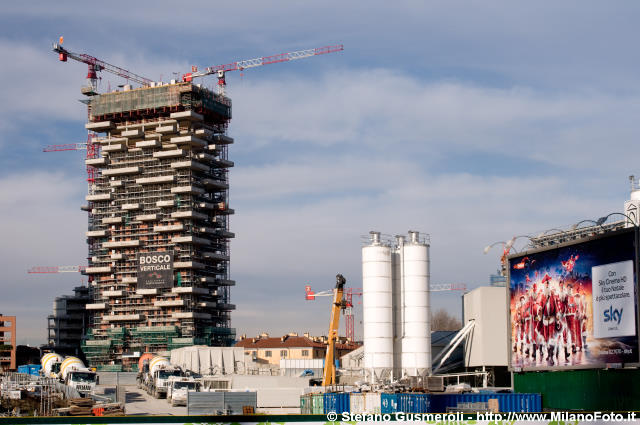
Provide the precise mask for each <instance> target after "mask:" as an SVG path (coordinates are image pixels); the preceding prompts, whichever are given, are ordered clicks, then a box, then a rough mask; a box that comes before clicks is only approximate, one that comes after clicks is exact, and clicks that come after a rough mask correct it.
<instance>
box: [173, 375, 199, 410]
mask: <svg viewBox="0 0 640 425" xmlns="http://www.w3.org/2000/svg"><path fill="white" fill-rule="evenodd" d="M199 389H200V383H199V382H197V381H196V380H195V379H194V378H193V377H191V376H190V377H186V376H183V377H177V376H174V377H171V378H169V380H168V381H167V402H169V403H170V404H171V405H172V406H186V405H187V391H199Z"/></svg>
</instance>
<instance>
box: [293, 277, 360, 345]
mask: <svg viewBox="0 0 640 425" xmlns="http://www.w3.org/2000/svg"><path fill="white" fill-rule="evenodd" d="M304 294H305V297H304V299H305V300H307V301H313V300H315V297H329V296H332V295H333V290H328V291H320V292H314V291H313V290H312V289H311V285H306V286H305V287H304ZM344 294H345V302H346V307H345V309H344V321H345V323H344V325H345V336H346V337H347V339H349V340H351V341H355V340H356V331H355V315H354V314H353V297H354V295H355V296H362V290H361V289H359V288H347V289H346V290H345V292H344Z"/></svg>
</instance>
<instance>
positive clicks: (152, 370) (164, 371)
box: [137, 354, 184, 398]
mask: <svg viewBox="0 0 640 425" xmlns="http://www.w3.org/2000/svg"><path fill="white" fill-rule="evenodd" d="M138 370H139V371H140V372H138V377H137V383H138V388H143V389H144V390H145V391H146V392H147V394H149V395H152V396H153V397H155V398H160V397H166V395H167V382H168V381H169V378H170V377H173V376H176V377H182V376H184V373H183V372H182V369H180V367H178V366H172V365H171V363H169V359H167V358H166V357H161V356H154V357H152V358H151V359H149V356H147V355H146V354H143V356H142V357H140V362H139V364H138Z"/></svg>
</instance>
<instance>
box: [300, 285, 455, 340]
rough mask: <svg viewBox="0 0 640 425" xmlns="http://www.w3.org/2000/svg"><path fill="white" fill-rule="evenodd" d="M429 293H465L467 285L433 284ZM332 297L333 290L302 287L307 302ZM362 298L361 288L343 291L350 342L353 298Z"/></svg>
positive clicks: (354, 333)
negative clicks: (318, 290) (316, 290)
mask: <svg viewBox="0 0 640 425" xmlns="http://www.w3.org/2000/svg"><path fill="white" fill-rule="evenodd" d="M429 291H431V292H445V291H462V292H467V285H466V284H464V283H435V284H432V285H429ZM332 295H333V290H326V291H320V292H315V291H313V290H312V289H311V285H305V287H304V299H305V300H307V301H313V300H315V299H316V297H330V296H332ZM354 295H355V296H362V295H363V293H362V289H361V288H347V290H346V291H345V301H346V304H347V305H346V308H345V310H344V320H345V336H346V337H347V339H349V340H351V341H355V340H356V331H355V315H354V313H353V296H354Z"/></svg>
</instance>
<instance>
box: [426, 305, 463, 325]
mask: <svg viewBox="0 0 640 425" xmlns="http://www.w3.org/2000/svg"><path fill="white" fill-rule="evenodd" d="M460 328H462V322H460V320H459V319H458V318H456V317H454V316H452V315H450V314H449V313H447V311H446V310H444V309H442V308H441V309H440V310H438V311H436V312H435V313H433V314H432V315H431V330H432V331H457V330H460Z"/></svg>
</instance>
